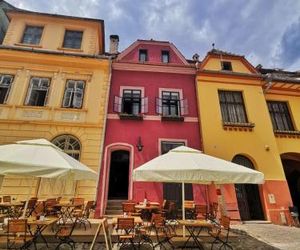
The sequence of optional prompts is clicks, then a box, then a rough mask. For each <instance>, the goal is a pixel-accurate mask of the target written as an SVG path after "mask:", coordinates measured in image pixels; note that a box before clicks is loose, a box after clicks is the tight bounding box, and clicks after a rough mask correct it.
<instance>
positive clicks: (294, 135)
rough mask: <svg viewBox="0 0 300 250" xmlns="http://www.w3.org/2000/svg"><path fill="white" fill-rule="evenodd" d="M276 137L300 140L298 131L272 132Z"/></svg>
mask: <svg viewBox="0 0 300 250" xmlns="http://www.w3.org/2000/svg"><path fill="white" fill-rule="evenodd" d="M274 134H275V136H276V137H288V138H300V131H297V130H296V131H289V130H274Z"/></svg>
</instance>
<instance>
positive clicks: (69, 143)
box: [52, 135, 81, 160]
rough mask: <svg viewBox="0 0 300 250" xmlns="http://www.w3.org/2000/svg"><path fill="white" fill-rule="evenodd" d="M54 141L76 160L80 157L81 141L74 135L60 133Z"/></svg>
mask: <svg viewBox="0 0 300 250" xmlns="http://www.w3.org/2000/svg"><path fill="white" fill-rule="evenodd" d="M52 143H53V144H54V145H56V146H57V147H59V148H61V149H62V150H63V151H64V152H65V153H66V154H68V155H70V156H72V157H73V158H75V159H76V160H79V158H80V149H81V146H80V142H79V140H78V139H77V138H76V137H74V136H72V135H60V136H58V137H56V138H54V139H53V140H52Z"/></svg>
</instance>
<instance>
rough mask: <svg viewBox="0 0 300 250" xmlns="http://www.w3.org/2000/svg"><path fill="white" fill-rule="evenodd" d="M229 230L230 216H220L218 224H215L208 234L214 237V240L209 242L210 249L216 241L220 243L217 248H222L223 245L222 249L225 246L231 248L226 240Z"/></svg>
mask: <svg viewBox="0 0 300 250" xmlns="http://www.w3.org/2000/svg"><path fill="white" fill-rule="evenodd" d="M229 231H230V218H229V217H228V216H222V217H221V220H220V225H215V226H214V227H213V229H212V230H211V231H210V232H209V234H210V236H211V237H213V238H214V241H213V242H212V244H211V250H212V249H213V247H214V245H215V244H217V243H221V246H220V247H219V249H222V248H223V247H224V249H226V247H228V248H230V249H233V248H232V246H230V245H229V242H228V238H229Z"/></svg>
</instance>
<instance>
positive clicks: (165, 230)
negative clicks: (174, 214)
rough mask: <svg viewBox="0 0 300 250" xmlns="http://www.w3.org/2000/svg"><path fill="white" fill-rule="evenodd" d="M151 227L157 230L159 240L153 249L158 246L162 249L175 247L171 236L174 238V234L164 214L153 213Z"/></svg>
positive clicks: (157, 239)
mask: <svg viewBox="0 0 300 250" xmlns="http://www.w3.org/2000/svg"><path fill="white" fill-rule="evenodd" d="M151 227H152V230H154V232H155V236H156V241H157V243H156V245H154V246H153V249H155V248H156V247H158V246H159V248H160V249H161V248H163V249H170V248H172V249H174V246H173V244H172V242H171V238H173V236H174V234H173V233H172V230H171V229H170V228H169V227H168V226H167V224H166V220H165V218H164V217H163V216H162V214H152V218H151Z"/></svg>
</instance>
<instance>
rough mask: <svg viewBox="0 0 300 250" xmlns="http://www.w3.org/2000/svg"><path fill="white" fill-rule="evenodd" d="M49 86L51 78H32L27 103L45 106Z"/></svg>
mask: <svg viewBox="0 0 300 250" xmlns="http://www.w3.org/2000/svg"><path fill="white" fill-rule="evenodd" d="M49 86H50V79H49V78H39V77H33V78H31V80H30V84H29V89H28V93H27V97H26V101H25V104H26V105H29V106H45V105H46V102H47V96H48V90H49Z"/></svg>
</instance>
